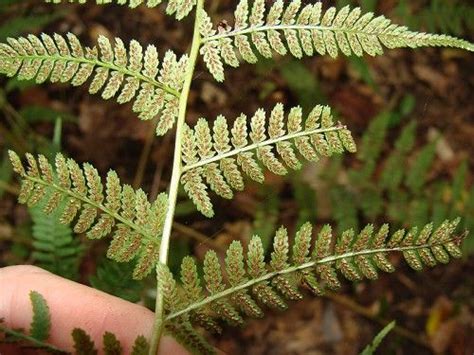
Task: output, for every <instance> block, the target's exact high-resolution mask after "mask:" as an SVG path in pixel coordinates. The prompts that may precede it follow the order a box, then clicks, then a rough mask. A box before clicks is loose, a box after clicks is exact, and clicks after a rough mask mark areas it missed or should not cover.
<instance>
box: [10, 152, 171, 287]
mask: <svg viewBox="0 0 474 355" xmlns="http://www.w3.org/2000/svg"><path fill="white" fill-rule="evenodd" d="M9 155H10V160H11V162H12V165H13V169H14V170H15V172H16V173H18V174H19V175H20V176H21V178H22V184H21V190H20V195H19V202H20V203H26V204H28V206H30V207H31V206H35V205H37V204H38V203H39V202H42V203H44V208H43V210H44V212H46V213H52V212H54V211H57V210H58V209H59V208H60V206H62V205H63V202H64V203H65V204H66V206H65V207H61V208H62V214H61V217H60V222H61V223H63V224H69V223H71V222H73V221H75V226H74V232H75V233H86V235H87V237H88V238H90V239H101V238H103V237H105V236H107V235H113V240H112V242H111V244H110V247H109V249H108V252H107V256H108V257H110V258H111V259H113V260H115V261H118V262H126V261H130V260H132V259H134V258H135V257H136V258H137V264H136V267H135V270H134V273H133V276H134V278H136V279H141V278H143V277H145V276H146V275H148V274H149V273H150V272H151V271H152V269H153V267H154V266H155V264H156V262H157V260H158V258H159V253H158V251H159V246H160V239H159V238H160V236H161V233H162V230H163V223H164V218H165V213H166V209H167V206H168V197H167V195H166V194H161V195H159V196H158V198H157V199H156V200H155V201H154V202H153V203H150V202H148V199H147V196H146V194H145V192H143V191H142V190H137V191H135V190H133V189H132V187H131V186H128V185H122V184H121V183H120V180H119V178H118V176H117V173H116V172H115V171H112V170H111V171H109V173H108V174H107V178H106V183H105V187H104V186H103V184H102V182H101V178H100V176H99V173H98V172H97V170H96V169H95V168H94V167H92V165H90V164H88V163H85V164H84V165H83V168H81V167H80V166H79V165H78V164H77V163H76V162H75V161H74V160H72V159H66V158H65V157H64V156H63V155H62V154H58V155H57V156H56V160H55V168H54V169H53V166H52V165H51V164H50V163H49V162H48V160H47V159H46V158H45V157H44V156H42V155H39V156H38V159H36V158H35V157H34V156H33V155H31V154H27V155H26V158H27V162H28V168H27V169H25V168H24V166H23V164H22V162H21V160H20V158H19V157H18V155H17V154H16V153H15V152H13V151H9Z"/></svg>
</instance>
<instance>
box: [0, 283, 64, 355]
mask: <svg viewBox="0 0 474 355" xmlns="http://www.w3.org/2000/svg"><path fill="white" fill-rule="evenodd" d="M29 296H30V302H31V307H32V313H33V318H32V320H31V323H30V329H29V333H30V335H26V334H25V333H24V332H23V330H14V329H9V328H7V327H5V326H3V325H2V322H3V319H2V318H0V335H1V336H2V339H3V338H4V339H5V341H6V342H14V343H17V344H18V345H19V346H21V347H25V348H33V349H41V350H45V351H47V352H49V353H53V354H62V353H65V352H64V351H62V350H61V349H58V348H56V347H55V346H53V345H50V344H48V343H47V342H46V340H47V339H48V338H49V336H50V330H51V315H50V313H49V306H48V304H47V302H46V300H45V299H44V297H43V296H42V295H41V294H40V293H39V292H37V291H30V294H29Z"/></svg>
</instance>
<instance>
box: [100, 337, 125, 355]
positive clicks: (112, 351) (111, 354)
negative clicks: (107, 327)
mask: <svg viewBox="0 0 474 355" xmlns="http://www.w3.org/2000/svg"><path fill="white" fill-rule="evenodd" d="M103 343H104V349H103V351H104V354H105V355H120V354H122V350H123V349H122V346H121V345H120V342H119V341H118V340H117V337H116V336H115V335H114V334H112V333H110V332H105V333H104V336H103Z"/></svg>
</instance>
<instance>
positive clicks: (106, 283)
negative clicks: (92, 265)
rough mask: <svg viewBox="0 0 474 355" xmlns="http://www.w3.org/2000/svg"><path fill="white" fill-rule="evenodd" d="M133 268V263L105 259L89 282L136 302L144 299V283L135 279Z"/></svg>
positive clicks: (100, 288) (93, 285)
mask: <svg viewBox="0 0 474 355" xmlns="http://www.w3.org/2000/svg"><path fill="white" fill-rule="evenodd" d="M133 269H134V266H133V264H132V263H120V264H119V263H115V262H113V261H111V260H108V259H103V260H102V262H101V263H100V264H99V265H98V266H97V270H96V273H95V275H92V276H91V277H90V279H89V282H90V284H91V286H92V287H94V288H96V289H98V290H101V291H104V292H107V293H108V294H111V295H114V296H117V297H120V298H122V299H124V300H127V301H130V302H135V303H136V302H138V301H140V300H141V299H142V296H141V294H142V292H143V283H141V282H139V281H137V280H134V279H133V277H132V276H133Z"/></svg>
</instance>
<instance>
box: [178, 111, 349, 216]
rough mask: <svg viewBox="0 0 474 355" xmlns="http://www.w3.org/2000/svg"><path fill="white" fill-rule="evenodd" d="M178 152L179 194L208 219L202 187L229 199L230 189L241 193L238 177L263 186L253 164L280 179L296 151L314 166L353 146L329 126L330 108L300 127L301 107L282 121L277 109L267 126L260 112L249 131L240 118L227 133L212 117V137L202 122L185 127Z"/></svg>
mask: <svg viewBox="0 0 474 355" xmlns="http://www.w3.org/2000/svg"><path fill="white" fill-rule="evenodd" d="M267 127H268V129H267ZM274 148H275V150H276V152H277V153H278V155H279V157H280V158H281V160H282V161H283V162H281V161H280V159H278V158H277V156H276V155H275V152H274V150H273V149H274ZM182 150H183V165H184V166H183V175H182V177H181V182H182V184H183V186H184V189H185V190H186V192H187V193H188V195H189V196H190V198H191V199H192V200H193V202H194V203H195V204H196V206H197V207H198V209H199V211H201V212H202V213H203V214H204V215H205V216H207V217H212V216H213V214H214V212H213V207H212V204H211V201H210V198H209V196H208V193H207V186H209V188H210V189H211V190H213V191H214V192H216V193H217V194H218V195H219V196H221V197H224V198H227V199H231V198H232V197H233V191H234V190H237V191H240V190H243V188H244V180H243V175H242V172H243V173H244V174H245V175H247V176H248V177H250V179H252V180H254V181H257V182H260V183H262V182H263V181H264V174H263V170H262V168H261V167H260V166H259V164H258V161H259V162H261V163H262V164H263V166H264V167H265V168H267V169H268V170H269V171H271V172H272V173H274V174H277V175H285V174H287V172H288V170H287V168H289V169H295V170H296V169H299V168H300V167H301V162H300V160H299V159H298V157H297V154H296V152H298V153H299V154H300V155H301V156H302V157H303V158H304V159H306V160H308V161H317V160H319V156H331V155H332V154H334V153H337V154H339V153H343V152H344V151H345V150H347V151H349V152H355V151H356V146H355V143H354V140H353V139H352V135H351V133H350V131H349V130H348V129H347V128H346V127H344V126H342V125H340V124H335V123H334V122H333V118H332V115H331V110H330V108H329V107H326V106H316V107H315V108H314V109H313V110H312V112H311V113H310V114H309V116H308V118H307V119H306V121H305V122H303V113H302V109H301V108H300V107H294V108H292V109H291V110H290V112H289V114H288V117H287V119H285V113H284V107H283V105H282V104H277V105H276V106H275V107H274V108H273V110H272V112H271V114H270V117H269V118H268V121H267V117H266V113H265V111H264V110H262V109H260V110H258V111H257V112H256V113H255V114H254V116H253V117H252V118H251V120H250V132H248V130H247V117H246V116H245V115H243V114H242V115H241V116H239V117H238V118H237V119H236V120H235V122H234V124H233V127H232V129H231V130H230V131H229V127H228V123H227V121H226V119H225V118H224V116H219V117H217V119H216V120H215V122H214V125H213V127H212V132H211V128H210V127H209V124H208V122H207V120H206V119H204V118H201V119H200V120H199V121H198V123H197V124H196V126H195V127H194V128H193V129H191V128H190V127H188V126H185V130H184V133H183V137H182ZM254 151H255V152H256V154H255V155H254ZM241 171H242V172H241ZM203 179H204V181H205V182H204V181H203Z"/></svg>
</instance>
